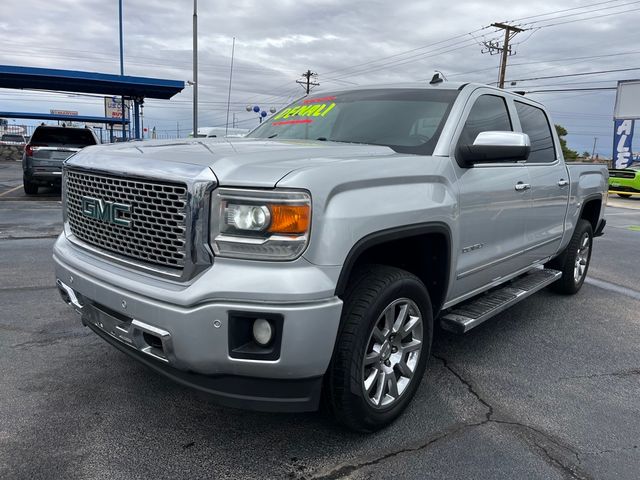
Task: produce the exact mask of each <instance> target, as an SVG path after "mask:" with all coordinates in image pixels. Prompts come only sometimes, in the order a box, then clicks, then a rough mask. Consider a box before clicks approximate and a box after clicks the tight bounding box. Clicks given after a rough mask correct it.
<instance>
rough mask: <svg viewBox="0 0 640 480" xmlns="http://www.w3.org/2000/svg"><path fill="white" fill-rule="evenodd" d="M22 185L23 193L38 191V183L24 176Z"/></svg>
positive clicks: (30, 193)
mask: <svg viewBox="0 0 640 480" xmlns="http://www.w3.org/2000/svg"><path fill="white" fill-rule="evenodd" d="M22 185H23V186H24V193H26V194H27V195H37V193H38V184H37V183H33V182H30V181H29V180H27V179H26V178H25V179H23V181H22Z"/></svg>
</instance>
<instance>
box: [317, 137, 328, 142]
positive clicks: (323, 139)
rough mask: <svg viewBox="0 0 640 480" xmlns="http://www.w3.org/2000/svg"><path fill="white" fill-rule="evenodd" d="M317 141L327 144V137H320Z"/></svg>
mask: <svg viewBox="0 0 640 480" xmlns="http://www.w3.org/2000/svg"><path fill="white" fill-rule="evenodd" d="M316 140H320V141H321V142H326V141H327V137H318V138H316Z"/></svg>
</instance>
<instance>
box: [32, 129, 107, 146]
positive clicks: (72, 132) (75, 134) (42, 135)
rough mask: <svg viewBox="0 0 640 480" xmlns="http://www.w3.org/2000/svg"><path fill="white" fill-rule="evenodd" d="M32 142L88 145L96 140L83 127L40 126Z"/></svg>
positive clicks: (93, 143)
mask: <svg viewBox="0 0 640 480" xmlns="http://www.w3.org/2000/svg"><path fill="white" fill-rule="evenodd" d="M31 143H38V144H45V145H49V144H59V145H77V146H86V145H95V144H96V140H95V138H94V137H93V135H92V134H91V132H90V131H89V130H85V129H82V128H47V127H38V128H37V129H36V131H35V132H34V133H33V136H32V137H31Z"/></svg>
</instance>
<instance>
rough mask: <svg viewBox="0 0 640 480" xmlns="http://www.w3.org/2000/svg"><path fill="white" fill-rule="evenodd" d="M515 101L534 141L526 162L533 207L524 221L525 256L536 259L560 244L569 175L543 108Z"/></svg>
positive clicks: (549, 252)
mask: <svg viewBox="0 0 640 480" xmlns="http://www.w3.org/2000/svg"><path fill="white" fill-rule="evenodd" d="M514 104H515V108H516V112H517V114H518V119H519V123H520V128H521V130H522V132H524V133H526V134H527V135H529V140H530V141H531V153H530V155H529V158H528V159H527V162H526V166H527V170H528V171H529V179H530V183H531V200H532V208H531V210H530V212H529V214H528V215H527V220H526V225H525V240H526V245H525V256H526V258H527V259H528V260H529V262H531V263H533V262H536V261H538V260H543V259H545V258H547V257H549V256H551V255H553V254H555V253H556V251H557V250H558V248H559V247H560V243H561V241H562V235H563V233H564V221H565V215H566V213H567V205H568V202H569V175H568V172H567V167H566V165H565V164H564V161H563V160H562V159H561V156H560V155H559V154H558V148H557V145H556V143H555V140H554V136H553V133H552V130H551V129H552V128H553V127H552V125H551V122H549V119H548V117H547V115H546V113H545V112H544V110H543V109H541V108H539V107H536V106H535V105H531V104H528V103H524V102H520V101H518V100H515V101H514Z"/></svg>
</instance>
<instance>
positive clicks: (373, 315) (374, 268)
mask: <svg viewBox="0 0 640 480" xmlns="http://www.w3.org/2000/svg"><path fill="white" fill-rule="evenodd" d="M432 336H433V315H432V310H431V302H430V300H429V294H428V292H427V289H426V288H425V287H424V285H423V284H422V282H421V281H420V280H419V279H418V278H417V277H416V276H414V275H412V274H410V273H409V272H406V271H404V270H400V269H398V268H394V267H388V266H382V265H369V266H366V267H365V268H363V269H361V270H360V271H359V272H358V273H357V274H356V275H355V277H354V280H353V281H352V287H350V289H349V290H348V291H347V294H346V295H345V304H344V309H343V315H342V328H341V331H340V333H339V336H338V339H337V342H336V348H335V352H334V356H333V359H332V361H331V364H330V365H329V369H328V371H327V375H326V378H325V388H324V394H325V401H326V403H327V406H328V407H329V410H330V411H331V412H332V414H333V415H334V417H335V418H336V419H337V420H338V421H339V422H340V423H342V424H343V425H345V426H347V427H349V428H351V429H353V430H357V431H363V432H371V431H375V430H378V429H380V428H382V427H384V426H385V425H387V424H389V423H390V422H392V421H393V420H394V419H395V418H396V417H398V416H399V415H400V414H401V413H402V412H403V411H404V409H405V408H406V407H407V405H408V404H409V402H410V401H411V398H412V397H413V395H414V394H415V392H416V390H417V388H418V386H419V385H420V380H421V379H422V375H423V373H424V370H425V367H426V363H427V360H428V357H429V353H430V349H431V339H432Z"/></svg>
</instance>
